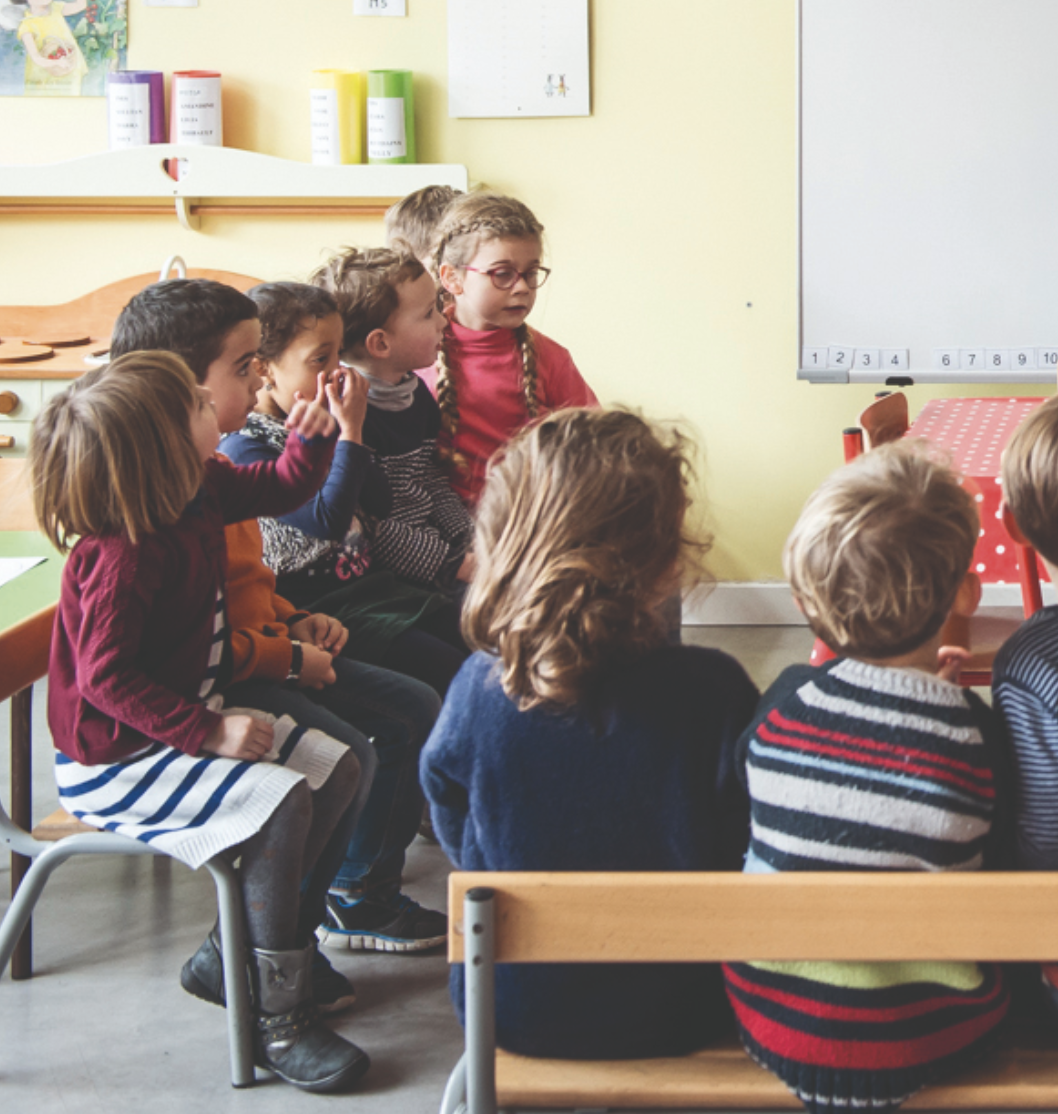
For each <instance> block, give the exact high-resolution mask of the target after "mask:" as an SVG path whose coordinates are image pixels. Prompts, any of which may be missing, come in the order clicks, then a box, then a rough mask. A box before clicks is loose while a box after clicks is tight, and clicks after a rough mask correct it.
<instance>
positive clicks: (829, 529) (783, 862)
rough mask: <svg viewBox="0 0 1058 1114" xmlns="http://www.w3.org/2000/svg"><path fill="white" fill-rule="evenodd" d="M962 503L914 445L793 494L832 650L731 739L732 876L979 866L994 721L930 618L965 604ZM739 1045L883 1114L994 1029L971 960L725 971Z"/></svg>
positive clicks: (798, 540)
mask: <svg viewBox="0 0 1058 1114" xmlns="http://www.w3.org/2000/svg"><path fill="white" fill-rule="evenodd" d="M977 535H978V516H977V510H976V507H975V504H974V501H973V499H972V497H971V496H970V495H969V493H968V492H967V491H966V490H965V489H964V488H963V487H962V486H961V485H960V482H959V478H958V477H957V476H956V475H955V474H954V473H953V472H952V471H951V470H950V469H949V468H947V467H946V466H945V465H944V464H942V463H940V462H939V461H937V460H936V459H935V458H934V457H931V456H930V454H929V452H928V450H927V449H926V447H924V446H923V445H922V444H920V443H915V442H909V441H902V442H896V443H894V444H890V445H884V446H882V447H881V448H878V449H875V450H874V451H872V452H870V453H868V454H866V455H865V456H863V457H860V458H858V459H857V460H855V461H854V462H853V463H852V464H850V465H847V466H846V467H844V468H842V469H841V470H840V471H838V472H836V473H835V474H834V475H832V476H831V477H830V478H829V479H827V480H826V481H824V483H823V485H822V486H821V487H820V488H819V490H818V491H816V493H815V494H814V495H813V496H812V497H811V498H810V499H809V501H808V503H807V504H806V506H805V508H804V511H803V512H802V514H801V517H800V519H799V520H798V522H797V524H796V526H795V527H794V530H793V533H792V534H791V535H790V539H789V541H788V542H787V545H786V550H785V553H784V567H785V570H786V575H787V577H788V579H789V581H790V585H791V587H792V589H793V594H794V598H795V600H796V602H797V604H798V606H799V607H800V609H801V610H802V611H803V612H804V614H805V617H806V618H807V619H808V623H809V626H811V628H812V630H813V631H814V632H815V633H816V635H817V636H818V637H819V638H821V639H822V640H823V641H824V642H826V643H827V645H828V646H830V648H831V649H832V650H834V652H835V653H837V654H838V655H839V656H838V657H837V658H836V659H835V660H834V661H831V662H828V663H827V664H826V665H824V666H822V667H819V668H813V667H812V666H794V667H792V668H790V669H788V670H786V671H785V672H784V673H783V674H782V676H780V677H779V679H778V680H777V681H776V682H775V684H774V685H773V686H772V687H771V688H770V689H769V690H768V692H766V693H765V694H764V697H763V699H762V701H761V705H760V707H759V708H758V710H757V716H756V719H755V720H754V722H753V723H752V724H751V725H750V727H749V728H748V729H747V730H746V732H745V733H744V734H743V736H742V738H741V740H740V742H739V755H740V760H741V761H740V765H744V771H745V782H746V787H747V790H748V793H749V798H750V818H751V835H750V847H749V852H748V855H747V858H746V866H745V869H746V871H747V872H751V873H768V872H776V871H784V870H930V871H942V870H978V869H980V868H981V867H982V866H984V865H986V864H987V865H991V863H992V862H993V861H994V856H995V854H996V852H997V850H998V848H997V847H996V846H995V841H996V834H997V829H996V825H995V819H996V810H997V804H999V803H1000V802H998V801H997V781H999V780H1000V774H1001V762H1002V750H1001V745H1002V736H1001V732H1000V730H999V727H998V722H997V720H996V719H995V718H994V716H993V714H992V712H991V710H990V709H989V708H988V707H987V706H986V705H985V703H984V702H983V701H982V700H981V699H980V698H978V697H977V696H976V695H974V694H973V693H970V692H967V691H965V690H963V689H961V688H959V687H958V685H956V684H954V683H953V680H952V679H949V677H950V675H951V674H954V673H955V672H956V671H957V668H958V663H957V662H954V663H953V662H947V663H944V664H941V663H942V662H943V661H944V659H943V657H942V655H941V643H942V640H943V627H944V623H945V621H946V619H947V618H948V616H949V615H950V614H951V613H952V611H953V610H958V611H959V612H960V613H965V612H966V611H967V610H972V609H973V606H974V605H975V603H976V595H977V592H978V590H979V586H978V584H977V581H976V578H975V577H973V576H971V575H968V569H969V566H970V561H971V559H972V557H973V551H974V544H975V542H976V540H977ZM725 977H726V980H727V989H728V995H729V997H730V999H731V1002H732V1005H733V1006H734V1009H735V1013H736V1016H737V1018H738V1022H739V1028H740V1031H741V1036H742V1041H743V1044H744V1045H745V1047H746V1050H747V1051H748V1052H749V1054H750V1055H751V1056H752V1057H753V1058H754V1059H755V1060H757V1062H758V1063H760V1064H762V1065H764V1066H765V1067H767V1068H769V1069H770V1070H771V1071H773V1072H774V1073H775V1074H776V1075H778V1076H779V1078H780V1079H782V1081H783V1082H784V1083H785V1084H786V1085H787V1086H788V1087H789V1088H790V1090H791V1091H793V1093H794V1094H795V1095H797V1097H798V1098H799V1099H800V1100H801V1101H802V1102H803V1103H804V1105H805V1106H806V1107H807V1108H808V1109H809V1110H813V1111H830V1110H833V1109H836V1108H839V1109H842V1110H847V1109H848V1108H849V1107H853V1108H861V1109H866V1110H870V1111H883V1110H889V1109H893V1108H895V1107H897V1106H899V1104H900V1103H901V1102H903V1101H904V1100H905V1099H906V1098H908V1097H909V1096H910V1095H912V1094H913V1093H914V1092H915V1091H917V1090H918V1089H920V1088H921V1087H923V1086H924V1085H926V1084H928V1083H930V1082H932V1081H933V1080H935V1079H936V1078H938V1077H939V1076H941V1075H944V1074H947V1073H948V1072H950V1071H952V1070H954V1069H955V1068H956V1067H958V1066H959V1065H960V1064H962V1063H965V1062H966V1061H967V1060H968V1059H969V1057H970V1056H971V1055H972V1051H973V1050H975V1049H976V1048H977V1047H978V1045H979V1044H980V1042H981V1040H982V1039H984V1038H985V1037H986V1035H987V1034H988V1033H989V1032H990V1031H991V1030H992V1029H993V1028H994V1027H995V1026H996V1025H998V1024H999V1022H1000V1021H1001V1020H1002V1018H1003V1017H1004V1015H1005V1014H1006V1012H1007V1007H1008V1000H1009V996H1008V993H1007V989H1006V987H1005V985H1004V983H1003V980H1002V977H1001V974H1000V971H999V968H998V967H997V966H995V965H984V964H977V963H901V964H878V963H733V964H728V965H726V966H725Z"/></svg>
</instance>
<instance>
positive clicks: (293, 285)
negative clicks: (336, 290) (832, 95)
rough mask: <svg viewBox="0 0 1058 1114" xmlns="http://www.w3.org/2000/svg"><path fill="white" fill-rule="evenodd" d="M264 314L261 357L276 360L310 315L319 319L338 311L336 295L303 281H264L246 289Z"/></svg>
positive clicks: (267, 360)
mask: <svg viewBox="0 0 1058 1114" xmlns="http://www.w3.org/2000/svg"><path fill="white" fill-rule="evenodd" d="M246 296H247V297H248V298H251V299H253V302H254V304H255V305H256V306H257V310H258V314H259V316H260V318H261V347H260V348H258V350H257V356H258V359H260V360H262V361H263V362H265V363H268V362H269V361H270V360H276V359H278V358H279V357H280V356H282V354H283V353H284V352H285V351H286V350H287V349H288V348H289V347H290V343H291V341H293V339H294V338H295V337H296V336H297V335H298V333H300V332H301V330H302V329H303V328H304V327H305V325H304V322H305V320H306V319H307V318H310V317H311V318H312V319H313V320H319V318H321V317H330V316H331V314H333V313H337V312H338V304H337V302H336V301H335V300H334V295H333V294H331V293H330V292H329V291H327V290H323V289H321V288H320V287H318V286H310V285H309V284H308V283H304V282H263V283H261V284H260V286H255V287H254V288H253V289H252V290H248V291H247V295H246Z"/></svg>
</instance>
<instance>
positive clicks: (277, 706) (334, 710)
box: [224, 657, 441, 895]
mask: <svg viewBox="0 0 1058 1114" xmlns="http://www.w3.org/2000/svg"><path fill="white" fill-rule="evenodd" d="M334 671H335V673H336V674H337V676H338V680H337V682H336V683H335V684H333V685H328V686H327V687H326V688H324V689H320V690H316V689H296V688H289V687H287V686H285V685H281V684H278V683H276V682H274V681H243V682H241V683H240V684H237V685H232V686H230V687H229V688H228V689H227V690H226V692H225V694H224V701H225V705H226V706H228V707H232V706H238V705H240V704H242V705H245V706H247V707H250V708H259V709H261V711H264V712H270V713H271V714H272V715H276V716H280V715H289V716H290V717H291V718H292V719H293V720H295V722H297V723H298V724H300V725H301V726H303V727H314V728H317V729H318V730H320V731H323V732H325V733H326V734H328V735H330V736H332V737H333V738H335V739H338V740H339V741H340V742H343V743H345V744H346V745H347V746H349V747H350V748H351V749H353V750H354V751H355V752H356V755H357V758H359V760H360V766H361V770H362V777H363V778H366V779H367V789H366V791H362V790H358V792H357V795H356V797H355V798H354V800H353V805H352V808H353V809H354V810H359V821H358V822H357V824H356V827H355V830H354V831H353V835H352V838H351V839H350V841H349V844H348V847H347V848H346V853H345V859H344V861H343V862H342V864H341V866H340V867H339V868H338V873H337V875H336V877H335V880H334V883H333V887H334V888H335V889H338V890H343V891H349V892H352V893H356V894H358V895H359V894H366V893H372V894H376V895H387V894H389V893H395V892H396V891H398V890H399V889H400V882H401V874H402V872H403V870H404V852H405V850H406V849H407V847H408V844H409V843H411V841H412V840H413V839H414V838H415V834H416V832H417V831H418V827H419V821H420V819H421V818H422V810H423V795H422V789H421V788H420V787H419V751H420V750H422V746H423V743H425V742H426V738H427V736H428V735H429V734H430V729H431V728H432V727H433V724H434V721H435V720H436V719H437V715H438V713H439V712H440V710H441V701H440V698H439V697H438V696H437V694H436V693H435V692H434V690H433V689H432V688H430V687H429V686H428V685H425V684H423V683H421V682H420V681H416V680H414V679H413V678H411V677H405V676H403V675H402V674H400V673H393V672H391V671H390V670H388V669H381V668H379V667H378V666H374V665H365V664H364V663H363V662H356V661H350V660H349V659H348V658H342V657H337V658H335V659H334ZM371 771H373V772H374V778H373V779H372V778H371V777H370V772H371ZM365 795H366V800H364V799H363V798H364V796H365Z"/></svg>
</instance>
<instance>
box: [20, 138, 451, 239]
mask: <svg viewBox="0 0 1058 1114" xmlns="http://www.w3.org/2000/svg"><path fill="white" fill-rule="evenodd" d="M173 159H180V160H181V161H180V177H179V179H174V178H173V177H171V176H170V174H169V172H168V169H167V168H168V164H169V162H170V160H173ZM467 184H468V176H467V169H466V167H465V166H458V165H454V164H445V163H405V164H392V165H381V166H370V165H364V164H353V165H345V166H313V165H312V164H311V163H304V162H292V161H291V160H289V159H279V158H275V157H274V156H272V155H261V154H258V153H257V152H255V151H240V150H238V149H237V148H235V147H196V146H188V145H186V144H184V145H177V144H170V143H155V144H151V145H149V146H144V147H129V148H126V149H124V150H120V151H104V152H101V153H100V154H96V155H87V156H85V157H84V158H80V159H70V160H68V161H66V162H57V163H45V164H41V165H28V166H27V165H11V164H0V214H9V215H10V214H38V213H42V212H46V213H51V212H61V213H97V214H101V213H141V214H150V213H159V212H170V213H171V212H173V209H172V208H171V207H170V206H169V205H166V206H164V207H163V206H160V205H151V204H150V202H151V201H158V200H161V199H166V200H168V201H170V202H172V203H173V204H175V211H176V215H177V217H178V218H179V219H180V223H181V224H183V225H184V226H185V227H187V228H198V226H199V219H200V216H201V214H202V213H214V212H217V213H232V214H236V213H245V212H253V213H262V214H279V215H298V214H319V213H332V212H333V213H343V214H344V213H358V214H370V213H376V212H381V211H383V210H384V209H385V208H386V207H387V206H388V205H389V204H392V202H393V201H395V200H396V199H397V198H400V197H404V196H405V195H406V194H409V193H411V192H413V191H414V190H417V189H420V188H422V187H423V186H430V185H440V186H452V187H454V188H455V189H461V190H465V189H466V188H467ZM236 202H242V204H238V203H236Z"/></svg>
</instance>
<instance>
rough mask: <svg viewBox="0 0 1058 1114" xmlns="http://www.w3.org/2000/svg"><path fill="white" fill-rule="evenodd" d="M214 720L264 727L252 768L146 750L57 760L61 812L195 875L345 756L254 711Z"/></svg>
mask: <svg viewBox="0 0 1058 1114" xmlns="http://www.w3.org/2000/svg"><path fill="white" fill-rule="evenodd" d="M219 704H220V698H219V697H216V696H215V697H213V698H212V700H211V701H210V706H211V707H214V710H216V711H221V710H222V709H221V708H220V707H219V706H217V705H219ZM222 714H224V715H237V714H238V715H252V716H254V717H255V718H256V719H262V720H265V721H266V722H267V723H271V724H272V727H273V730H274V733H275V735H274V740H273V744H272V750H271V751H270V752H269V753H268V754H267V755H266V756H265V757H264V758H263V759H261V761H259V762H244V761H241V760H239V759H235V758H220V757H218V756H217V755H213V754H199V755H191V754H184V753H183V751H179V750H174V749H173V748H172V747H168V746H165V745H164V744H163V743H152V744H151V745H150V746H148V747H147V748H146V749H145V750H143V751H141V752H140V753H139V754H137V755H135V756H134V757H132V758H128V759H126V760H125V761H123V762H104V763H101V764H99V765H97V766H85V765H82V764H81V763H80V762H76V761H74V760H73V759H72V758H68V757H67V756H66V755H65V754H61V753H57V754H56V760H55V761H56V765H55V779H56V781H57V782H58V786H59V801H60V802H61V804H62V807H63V808H64V809H66V811H67V812H69V813H71V814H72V815H74V816H76V817H77V818H78V819H79V820H83V821H84V822H85V823H86V824H90V825H91V826H92V827H93V828H100V829H103V830H105V831H108V832H117V833H119V834H120V835H124V836H129V837H131V838H132V839H138V840H141V841H142V842H144V843H149V844H150V845H151V846H152V847H155V848H157V849H158V850H159V851H164V852H165V853H166V854H167V855H172V856H173V857H174V858H177V859H180V860H181V862H185V863H187V865H188V866H190V867H193V868H197V867H200V866H201V865H202V864H203V863H204V862H205V861H206V860H207V859H211V858H212V857H213V856H214V855H216V854H217V853H218V852H220V851H223V850H225V849H226V848H228V847H234V846H235V845H236V844H239V843H242V842H244V841H245V840H247V839H249V838H250V837H251V836H252V835H254V834H255V833H257V832H259V831H260V830H261V828H262V827H264V825H265V822H266V821H267V820H268V818H269V817H270V816H271V815H272V813H273V812H274V811H275V809H276V808H277V807H278V805H279V803H280V802H281V801H282V800H283V798H284V797H285V796H286V795H287V793H289V792H290V790H291V789H292V788H293V787H294V786H295V785H296V784H297V783H298V782H299V781H301V780H302V779H305V780H306V781H307V782H308V784H309V788H310V789H313V790H315V789H318V788H319V787H320V786H321V785H322V784H323V783H324V782H325V781H326V780H327V778H328V776H329V775H330V772H331V770H333V769H334V767H335V765H337V763H338V761H339V759H340V758H341V757H342V755H343V754H345V753H346V750H347V748H346V747H345V745H344V744H343V743H340V742H339V741H338V740H337V739H333V738H331V736H329V735H325V734H323V732H322V731H317V730H314V729H311V728H310V729H306V728H302V727H299V726H298V725H297V724H296V723H295V722H294V721H293V720H292V719H291V718H290V717H289V716H281V717H280V718H278V719H277V718H276V717H275V716H271V715H267V714H266V713H264V712H260V711H257V710H256V709H254V708H224V709H223V711H222Z"/></svg>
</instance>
